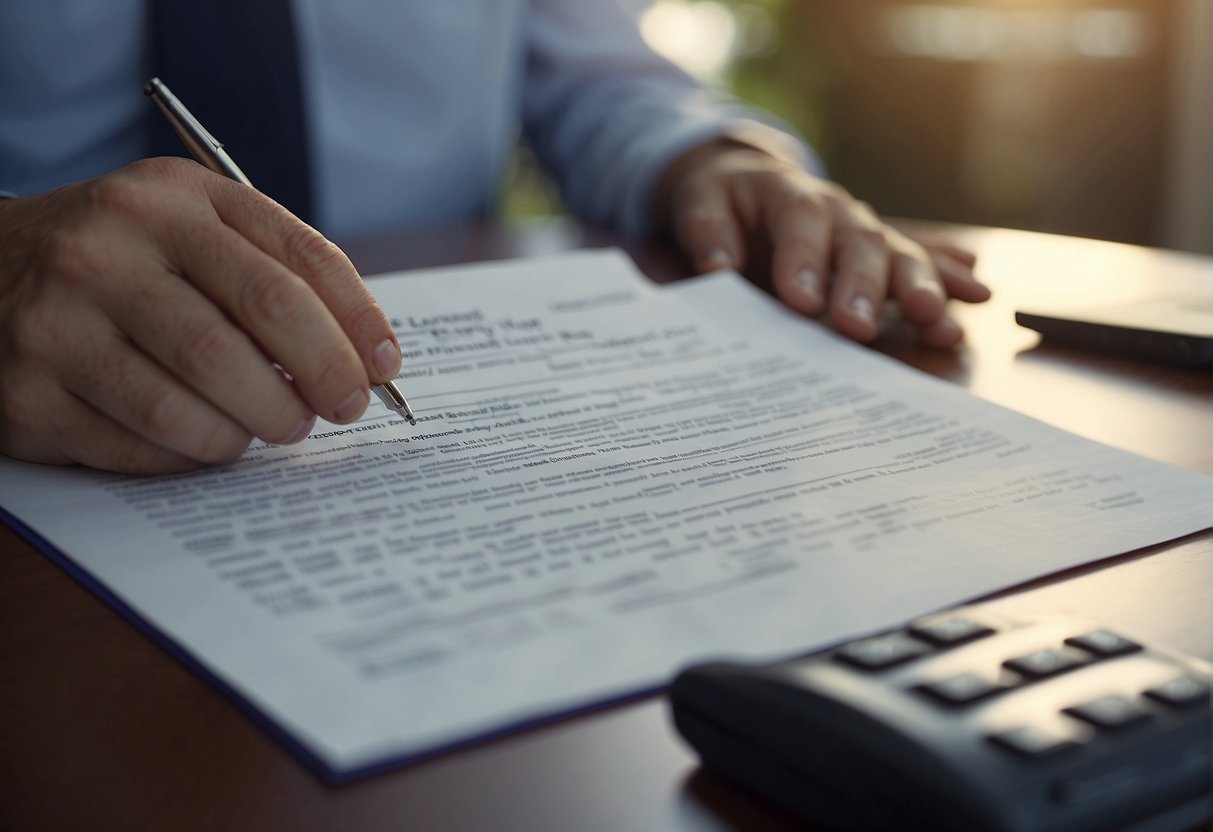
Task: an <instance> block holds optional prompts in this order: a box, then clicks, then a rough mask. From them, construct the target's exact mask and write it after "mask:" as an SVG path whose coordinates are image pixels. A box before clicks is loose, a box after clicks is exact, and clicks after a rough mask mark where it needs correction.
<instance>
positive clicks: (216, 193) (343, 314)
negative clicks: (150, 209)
mask: <svg viewBox="0 0 1213 832" xmlns="http://www.w3.org/2000/svg"><path fill="white" fill-rule="evenodd" d="M207 190H208V192H209V194H210V197H211V203H212V204H213V205H214V207H215V211H216V212H217V213H218V215H219V218H220V219H222V220H223V222H225V223H226V224H227V225H229V226H231V227H232V228H234V229H236V230H237V231H238V232H239V233H240V234H241V235H243V236H244V237H245V238H247V239H248V240H250V241H251V242H252V243H253V244H254V245H255V246H257V247H258V248H260V249H261V250H262V251H264V252H265V253H266V254H268V255H269V256H270V257H273V258H274V259H275V260H277V261H278V262H280V263H282V264H284V265H285V266H286V267H287V268H288V269H290V270H291V271H292V272H294V273H295V274H297V275H299V276H300V277H301V278H302V279H303V280H304V282H305V283H306V284H307V285H308V286H310V287H311V289H312V291H314V292H315V293H316V294H317V295H318V296H319V297H320V299H321V300H322V301H323V302H324V305H325V306H326V307H328V309H329V311H330V312H331V313H332V315H333V317H334V318H335V319H336V321H337V323H338V325H339V326H340V327H341V329H342V331H343V332H344V333H345V335H346V336H347V337H348V338H349V340H350V341H351V343H352V344H353V345H354V349H355V351H356V352H357V354H358V356H359V358H360V359H361V360H362V362H363V366H364V367H365V368H366V371H367V375H368V378H369V379H370V380H371V381H372V382H374V383H376V384H378V383H381V382H385V381H389V380H391V379H393V378H395V376H396V374H397V373H399V372H400V365H401V357H400V343H399V341H397V340H396V334H395V332H394V331H393V330H392V326H391V323H390V322H389V321H388V319H387V316H386V315H385V314H384V313H383V310H382V309H381V308H380V307H379V304H378V303H377V302H376V301H375V298H374V296H373V295H372V294H371V292H370V290H369V289H367V287H366V283H365V282H363V280H362V278H361V276H359V274H358V271H357V270H356V269H355V268H354V265H353V264H352V263H351V262H350V260H349V258H348V257H346V256H345V253H344V252H343V251H341V249H339V248H338V247H337V246H335V245H334V244H333V243H331V242H329V241H328V240H327V239H325V237H324V236H323V235H321V234H320V232H318V231H316V230H315V229H314V228H312V227H311V226H309V225H307V224H306V223H304V222H303V221H302V220H300V219H299V218H298V217H295V216H294V215H293V214H291V213H290V212H289V211H287V210H286V209H285V208H283V207H282V206H280V205H278V204H277V203H275V202H273V201H272V200H270V199H269V198H268V197H265V196H264V195H262V194H260V193H257V192H256V191H253V190H252V189H250V188H247V187H244V186H242V185H239V184H237V183H234V182H229V181H227V180H224V179H222V178H221V177H214V178H208V179H207Z"/></svg>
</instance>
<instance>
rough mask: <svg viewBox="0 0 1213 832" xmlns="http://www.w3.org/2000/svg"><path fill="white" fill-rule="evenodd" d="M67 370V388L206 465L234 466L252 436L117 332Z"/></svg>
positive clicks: (129, 427)
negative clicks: (227, 464)
mask: <svg viewBox="0 0 1213 832" xmlns="http://www.w3.org/2000/svg"><path fill="white" fill-rule="evenodd" d="M91 346H92V348H91V349H90V350H89V351H88V353H87V354H86V355H85V356H83V357H82V359H81V360H79V361H76V362H73V363H72V364H71V365H69V366H66V367H65V368H64V370H63V373H64V376H63V386H64V387H65V389H67V391H68V392H69V393H72V394H74V395H75V396H76V397H77V398H79V399H81V400H83V401H86V402H87V403H88V404H89V405H90V406H91V407H92V408H94V409H95V410H97V411H98V412H100V413H101V414H103V415H105V416H107V417H109V418H110V419H111V420H113V421H114V422H117V423H118V424H120V425H122V426H123V427H124V428H126V429H127V430H129V431H130V432H132V433H134V434H135V435H137V436H139V437H141V438H142V439H144V440H146V441H148V442H151V443H152V444H154V445H158V446H159V447H161V448H163V449H165V450H167V451H171V452H173V453H176V454H179V455H181V456H184V457H188V458H190V459H194V460H197V461H199V462H203V463H221V462H231V461H233V460H235V459H236V458H238V457H239V456H240V454H241V453H242V452H243V451H244V449H245V448H247V447H248V444H249V442H250V441H251V440H252V436H251V435H250V434H249V433H248V432H247V431H245V430H244V428H242V427H241V426H240V425H239V424H237V423H236V422H235V421H234V420H233V419H232V418H231V417H230V416H228V415H227V414H226V413H223V412H222V411H220V410H218V409H217V408H215V407H214V406H213V405H211V404H210V403H208V402H206V401H204V400H203V399H201V398H199V397H198V395H197V394H196V393H194V391H192V390H190V389H189V388H188V387H186V386H185V385H183V384H182V383H181V382H180V381H178V380H177V379H176V378H174V377H173V376H171V375H170V374H169V373H167V372H165V371H164V369H163V368H161V367H160V366H158V365H157V364H156V363H155V362H153V361H152V360H150V359H149V358H148V357H147V356H145V355H144V354H143V353H141V352H139V351H138V350H136V349H135V348H134V347H133V346H132V345H131V344H130V342H129V341H127V340H125V339H123V338H121V337H120V336H119V334H118V333H117V332H113V333H110V334H108V337H107V336H106V335H103V336H102V337H101V338H100V339H98V342H97V343H95V344H92V345H91Z"/></svg>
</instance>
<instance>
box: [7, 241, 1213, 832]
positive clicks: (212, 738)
mask: <svg viewBox="0 0 1213 832" xmlns="http://www.w3.org/2000/svg"><path fill="white" fill-rule="evenodd" d="M915 230H920V231H922V230H928V231H929V230H932V229H923V228H922V227H917V228H916V229H915ZM936 230H937V229H936ZM950 231H951V236H952V237H953V238H955V239H959V241H961V242H962V243H965V244H967V245H969V246H971V247H972V248H974V249H975V250H976V251H978V253H979V255H980V258H981V273H982V275H983V276H984V277H985V278H986V279H987V281H988V282H989V283H990V284H991V285H992V286H993V288H994V290H995V296H994V299H993V300H992V301H990V302H989V303H987V304H983V305H981V306H974V307H958V308H957V309H956V313H957V315H958V317H959V318H960V320H961V321H962V323H963V324H964V325H965V327H966V328H967V330H968V332H969V337H968V342H967V345H966V346H965V348H964V349H962V350H960V351H958V352H956V353H954V354H953V353H941V352H934V351H930V350H924V349H922V348H919V347H917V346H915V345H914V343H913V341H912V339H910V338H909V337H908V334H907V333H906V332H904V331H900V330H898V329H897V328H896V327H894V328H893V329H892V330H891V331H890V333H889V334H888V335H887V336H885V337H882V340H881V341H880V342H879V343H878V344H877V348H878V349H881V350H883V351H885V352H887V353H889V354H891V355H894V356H896V357H898V358H899V359H901V360H904V361H906V362H907V363H909V364H912V365H914V366H916V367H919V368H921V369H923V370H925V371H927V372H930V373H933V374H935V375H938V376H941V377H943V378H946V379H949V380H951V381H953V382H955V383H957V384H959V385H961V386H963V387H965V388H967V389H969V390H971V391H972V392H973V393H975V394H977V395H979V396H982V397H985V398H987V399H990V400H992V401H995V402H998V403H1000V404H1003V405H1006V406H1008V407H1011V408H1014V409H1016V410H1019V411H1022V412H1024V413H1027V414H1030V415H1032V416H1034V417H1036V418H1039V419H1041V420H1043V421H1046V422H1049V423H1052V424H1054V425H1057V426H1059V427H1062V428H1065V429H1066V430H1070V431H1072V432H1074V433H1078V434H1082V435H1084V436H1088V437H1091V438H1093V439H1097V440H1099V441H1102V442H1106V443H1108V444H1110V445H1116V446H1119V447H1122V448H1126V449H1128V450H1131V451H1134V452H1137V453H1140V454H1143V455H1145V456H1149V457H1153V458H1155V459H1160V460H1164V461H1166V462H1170V463H1173V464H1176V465H1181V466H1186V467H1189V468H1194V469H1198V470H1201V471H1205V472H1213V408H1211V407H1210V403H1211V394H1213V376H1211V375H1210V373H1209V372H1208V371H1207V370H1197V369H1182V368H1176V367H1168V366H1163V365H1157V364H1146V363H1138V362H1134V361H1131V360H1127V359H1118V358H1109V357H1100V356H1092V355H1086V354H1081V353H1078V352H1071V351H1068V350H1064V349H1061V348H1055V347H1048V346H1040V345H1038V343H1037V336H1036V335H1035V334H1034V333H1032V332H1030V331H1028V330H1024V329H1021V328H1019V327H1017V326H1016V325H1015V323H1014V321H1013V310H1014V308H1015V307H1016V306H1017V305H1020V304H1024V305H1027V304H1038V303H1046V302H1051V301H1054V300H1068V299H1072V298H1073V297H1075V296H1082V295H1087V296H1090V297H1092V298H1095V297H1098V298H1100V299H1106V300H1108V301H1113V300H1120V299H1135V298H1144V297H1148V296H1150V295H1151V294H1152V293H1154V292H1157V291H1159V289H1160V287H1165V286H1171V285H1179V286H1185V287H1187V288H1188V289H1189V290H1193V291H1204V292H1206V293H1208V292H1213V261H1211V260H1209V259H1207V258H1199V257H1194V256H1187V255H1180V254H1175V253H1167V252H1160V251H1153V250H1148V249H1143V248H1136V247H1130V246H1123V245H1116V244H1111V243H1102V242H1095V241H1091V240H1080V239H1074V238H1063V237H1052V236H1047V235H1040V234H1030V233H1025V232H1016V231H1007V230H994V229H977V228H960V229H951V230H950ZM342 242H343V244H344V246H345V248H346V250H347V251H349V253H350V254H351V256H352V257H353V258H354V260H355V262H356V263H357V264H358V266H359V268H360V269H361V270H362V271H363V273H364V274H371V273H374V272H377V271H384V270H389V269H397V268H402V267H407V266H425V265H435V264H439V263H447V262H456V261H470V260H478V259H496V258H506V257H519V256H528V255H535V254H542V253H550V252H555V251H560V250H565V249H568V248H575V247H586V246H595V247H596V246H603V245H610V244H612V242H614V241H613V239H612V238H611V237H610V236H609V235H606V234H603V233H599V232H594V231H590V230H586V229H584V228H581V227H579V226H576V225H574V224H571V223H568V222H553V223H550V224H541V225H533V226H527V227H523V228H513V229H510V228H503V227H499V226H489V225H485V226H463V227H459V228H452V229H438V230H433V231H426V232H424V233H407V234H390V235H381V236H378V237H374V238H364V239H358V240H348V241H342ZM627 248H628V251H629V253H631V254H632V255H633V257H635V258H636V259H637V261H638V262H639V263H640V265H641V266H642V268H644V269H645V271H646V272H647V273H649V274H650V275H652V276H654V277H656V278H658V279H669V278H671V277H675V276H679V275H681V274H682V273H683V272H684V271H685V267H684V266H683V264H682V263H681V262H680V261H679V260H678V259H677V258H676V257H675V256H674V255H672V254H671V253H670V252H669V251H668V250H665V249H663V248H661V247H659V246H654V245H634V246H628V247H627ZM1210 513H1211V518H1213V507H1211V508H1210ZM1211 587H1213V535H1210V534H1208V533H1205V534H1202V535H1197V536H1195V537H1192V538H1188V539H1187V540H1184V541H1180V542H1177V543H1174V544H1170V545H1167V546H1161V547H1155V548H1154V549H1152V550H1149V551H1147V552H1144V553H1135V554H1132V555H1128V556H1125V557H1122V558H1117V559H1115V560H1114V561H1112V562H1110V563H1109V562H1105V563H1103V564H1100V565H1097V566H1093V567H1087V568H1083V569H1078V570H1073V571H1071V572H1069V573H1066V574H1065V575H1060V576H1052V577H1051V578H1049V579H1044V580H1041V581H1038V582H1036V583H1034V584H1033V585H1032V586H1030V587H1026V588H1019V590H1018V591H1015V592H1013V593H1007V594H1004V595H1003V596H1001V597H999V598H996V599H994V600H992V601H990V603H992V604H994V605H997V606H999V607H1001V608H1004V609H1007V610H1010V611H1013V612H1018V613H1023V614H1032V613H1036V612H1050V613H1075V614H1079V615H1083V616H1087V617H1091V618H1095V619H1099V620H1105V621H1108V622H1112V623H1114V624H1116V625H1117V626H1118V627H1121V628H1122V629H1124V630H1126V631H1128V632H1131V633H1133V634H1135V635H1137V636H1139V637H1141V638H1145V639H1161V640H1163V641H1164V642H1167V643H1170V644H1171V645H1173V646H1174V647H1176V648H1179V649H1181V650H1186V651H1189V652H1193V653H1195V654H1197V655H1201V656H1204V657H1206V658H1213V626H1211V613H1210V600H1211V596H1213V590H1211ZM958 600H959V599H958ZM387 828H399V829H410V830H471V829H476V830H488V829H493V830H495V829H509V830H515V829H517V830H571V829H576V830H579V831H580V832H589V830H742V829H745V830H751V829H775V830H779V829H793V828H798V827H797V826H796V824H794V823H793V822H792V821H791V819H789V818H788V817H787V816H785V815H783V814H781V813H780V812H778V811H776V810H774V809H770V808H768V807H767V806H765V805H763V804H761V803H759V802H758V801H756V800H754V799H752V798H750V797H749V796H747V795H745V794H742V793H740V792H738V791H736V790H734V789H733V788H732V787H731V786H730V785H728V784H727V783H725V782H723V781H721V780H719V779H717V778H716V777H714V776H712V775H709V774H706V773H704V772H702V771H701V770H700V769H699V768H698V766H697V763H696V760H695V757H694V756H693V755H692V753H691V752H690V751H689V750H688V749H687V748H686V747H685V746H684V745H683V744H682V743H681V741H680V740H679V739H678V737H677V735H676V734H675V733H674V731H673V729H672V728H671V726H670V723H669V719H668V714H667V709H666V705H665V702H664V701H663V700H661V699H659V698H649V699H643V700H639V701H636V702H634V703H632V704H629V705H623V706H618V707H614V708H610V709H607V710H603V711H600V712H598V713H595V714H591V715H588V716H582V717H578V718H576V719H570V720H567V721H565V722H561V723H558V724H555V725H551V726H547V727H545V728H541V729H537V730H533V731H530V732H526V733H523V734H520V735H518V736H514V737H511V738H507V739H503V740H498V741H494V742H491V743H487V744H484V745H481V746H479V747H475V748H472V749H468V750H464V751H460V752H457V753H451V754H448V755H446V756H444V757H440V758H438V759H435V760H431V761H429V762H427V763H424V764H420V765H417V766H413V767H411V768H406V769H402V770H398V771H395V772H392V773H388V774H383V775H379V776H376V777H372V778H369V779H366V780H363V781H360V782H358V783H354V784H351V785H347V786H342V787H336V788H334V787H329V786H326V785H324V784H322V783H321V782H320V781H318V780H317V779H316V778H315V777H313V776H312V775H311V774H310V773H308V771H306V770H305V769H304V768H303V767H302V766H301V765H300V764H299V763H297V762H296V761H295V760H294V758H292V757H291V756H290V755H289V754H288V753H287V752H286V751H284V750H283V749H282V748H281V747H279V746H278V744H277V743H276V742H275V741H274V740H272V739H271V738H270V737H269V735H268V734H266V733H265V732H264V731H263V730H262V729H261V728H259V727H258V726H257V725H256V724H254V723H253V722H252V721H251V720H250V719H249V718H248V717H246V716H245V715H243V713H242V712H241V711H239V710H238V709H237V708H236V707H235V706H234V705H232V704H231V703H230V702H229V701H228V700H226V699H225V698H224V697H223V696H222V695H221V694H220V693H218V692H217V691H216V690H215V689H213V688H211V687H210V686H209V685H208V684H206V683H205V682H203V681H201V680H200V679H198V678H196V677H195V676H194V675H192V674H191V673H190V672H189V671H187V670H186V669H185V668H184V667H183V666H182V665H180V664H179V663H178V662H177V661H176V660H175V659H174V658H172V657H171V656H170V655H168V654H167V653H165V652H163V651H162V650H160V648H158V647H156V646H155V645H154V644H153V643H152V642H151V641H149V640H148V639H147V638H146V637H144V636H143V635H142V634H141V633H140V632H138V631H137V630H136V629H135V628H134V627H132V626H131V625H130V624H128V623H127V622H126V621H125V620H123V619H122V618H120V617H119V616H118V615H117V614H115V613H114V612H112V611H111V610H110V609H109V608H108V607H106V606H105V605H104V604H102V603H101V602H100V601H98V600H96V599H95V598H94V597H93V596H92V595H90V594H89V593H88V592H87V591H85V590H84V589H82V588H81V587H80V586H79V585H77V584H76V583H75V582H74V581H73V580H72V579H71V578H69V577H68V576H67V575H66V574H65V573H64V572H62V571H60V570H59V569H58V568H57V567H56V566H54V565H53V564H52V563H51V562H50V561H49V560H47V559H46V558H45V557H43V556H42V555H41V554H39V553H38V552H37V551H35V550H34V549H33V548H32V547H31V546H29V545H28V544H26V543H25V542H23V541H22V540H20V539H19V538H18V537H17V536H16V535H14V534H13V533H11V532H10V531H8V530H7V529H0V829H6V830H9V829H11V830H32V829H54V830H60V829H173V830H184V829H208V830H209V829H215V830H218V829H223V830H229V829H257V830H269V829H291V830H310V829H316V830H321V829H324V830H327V829H341V830H356V829H387Z"/></svg>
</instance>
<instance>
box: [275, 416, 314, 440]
mask: <svg viewBox="0 0 1213 832" xmlns="http://www.w3.org/2000/svg"><path fill="white" fill-rule="evenodd" d="M315 425H316V417H315V416H314V415H313V416H309V417H307V418H306V419H304V420H303V421H302V422H300V423H299V427H297V428H295V432H294V433H292V434H291V435H290V436H288V437H287V438H286V439H283V440H282V444H283V445H294V444H295V443H296V442H302V441H303V440H304V439H307V435H308V434H309V433H311V432H312V428H313V427H315Z"/></svg>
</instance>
